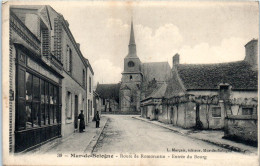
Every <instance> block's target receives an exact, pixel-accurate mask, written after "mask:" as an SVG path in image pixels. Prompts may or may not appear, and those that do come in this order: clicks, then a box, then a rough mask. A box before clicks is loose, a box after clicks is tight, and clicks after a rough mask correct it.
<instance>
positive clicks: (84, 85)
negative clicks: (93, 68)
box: [82, 69, 86, 88]
mask: <svg viewBox="0 0 260 166" xmlns="http://www.w3.org/2000/svg"><path fill="white" fill-rule="evenodd" d="M82 85H83V87H84V88H85V87H86V77H85V70H84V69H83V72H82Z"/></svg>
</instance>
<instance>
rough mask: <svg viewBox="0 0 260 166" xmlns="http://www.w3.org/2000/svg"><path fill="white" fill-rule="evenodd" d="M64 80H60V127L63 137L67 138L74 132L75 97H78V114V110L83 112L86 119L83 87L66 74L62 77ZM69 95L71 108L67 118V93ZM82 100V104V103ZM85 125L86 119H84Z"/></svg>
mask: <svg viewBox="0 0 260 166" xmlns="http://www.w3.org/2000/svg"><path fill="white" fill-rule="evenodd" d="M63 76H64V78H63V80H62V126H61V133H62V136H63V137H67V136H69V135H71V134H72V133H73V132H74V113H75V95H77V96H78V114H80V110H83V113H84V115H85V117H86V115H87V109H86V107H85V106H86V101H87V100H86V92H85V89H83V87H82V86H81V85H80V84H78V83H77V82H76V81H75V80H74V79H73V78H71V77H70V75H68V74H64V75H63ZM68 92H70V93H71V99H72V106H71V109H72V110H71V118H69V117H67V105H66V103H67V93H68ZM83 99H84V103H83ZM85 123H87V122H86V119H85Z"/></svg>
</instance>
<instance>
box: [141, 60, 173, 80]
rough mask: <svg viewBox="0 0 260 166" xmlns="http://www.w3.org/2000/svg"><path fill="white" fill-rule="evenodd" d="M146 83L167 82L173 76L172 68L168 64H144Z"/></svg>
mask: <svg viewBox="0 0 260 166" xmlns="http://www.w3.org/2000/svg"><path fill="white" fill-rule="evenodd" d="M142 73H143V77H144V81H146V82H148V81H151V80H153V79H155V80H156V81H158V82H163V81H167V79H168V78H170V76H171V67H170V65H169V63H168V62H152V63H143V64H142Z"/></svg>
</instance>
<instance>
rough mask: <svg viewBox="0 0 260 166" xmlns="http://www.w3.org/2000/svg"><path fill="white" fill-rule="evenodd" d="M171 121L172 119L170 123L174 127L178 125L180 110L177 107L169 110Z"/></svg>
mask: <svg viewBox="0 0 260 166" xmlns="http://www.w3.org/2000/svg"><path fill="white" fill-rule="evenodd" d="M169 119H170V123H172V124H173V125H176V126H177V125H178V120H179V119H178V108H177V106H172V107H170V109H169Z"/></svg>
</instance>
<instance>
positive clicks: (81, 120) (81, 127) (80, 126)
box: [78, 110, 85, 133]
mask: <svg viewBox="0 0 260 166" xmlns="http://www.w3.org/2000/svg"><path fill="white" fill-rule="evenodd" d="M78 119H80V121H79V132H80V133H81V132H83V130H84V129H85V120H84V114H83V110H81V111H80V114H79V117H78Z"/></svg>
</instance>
